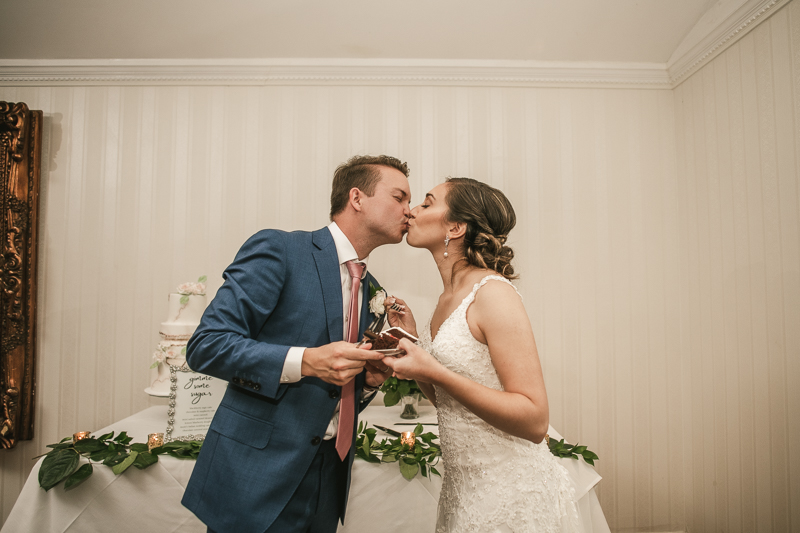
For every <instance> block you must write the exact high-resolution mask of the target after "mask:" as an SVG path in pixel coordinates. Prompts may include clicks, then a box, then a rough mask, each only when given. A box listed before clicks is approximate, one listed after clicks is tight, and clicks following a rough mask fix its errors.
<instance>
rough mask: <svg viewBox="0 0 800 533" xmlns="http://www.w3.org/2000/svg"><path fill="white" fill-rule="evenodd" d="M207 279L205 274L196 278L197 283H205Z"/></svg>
mask: <svg viewBox="0 0 800 533" xmlns="http://www.w3.org/2000/svg"><path fill="white" fill-rule="evenodd" d="M207 280H208V277H207V276H200V277H199V278H197V283H205V282H206V281H207Z"/></svg>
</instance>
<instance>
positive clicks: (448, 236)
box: [444, 235, 450, 257]
mask: <svg viewBox="0 0 800 533" xmlns="http://www.w3.org/2000/svg"><path fill="white" fill-rule="evenodd" d="M449 244H450V235H445V236H444V256H445V257H447V246H448V245H449Z"/></svg>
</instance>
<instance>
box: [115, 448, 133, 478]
mask: <svg viewBox="0 0 800 533" xmlns="http://www.w3.org/2000/svg"><path fill="white" fill-rule="evenodd" d="M138 455H139V452H131V453H130V455H128V457H126V458H125V460H124V461H122V462H121V463H119V464H116V465H114V466H112V467H111V471H112V472H114V474H116V475H120V474H121V473H123V472H124V471H126V470H127V469H128V467H129V466H131V465H132V464H133V462H134V461H135V460H136V457H137V456H138Z"/></svg>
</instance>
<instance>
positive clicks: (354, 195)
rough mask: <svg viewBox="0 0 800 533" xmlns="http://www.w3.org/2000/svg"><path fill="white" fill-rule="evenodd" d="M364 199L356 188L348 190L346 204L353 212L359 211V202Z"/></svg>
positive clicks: (362, 194) (360, 207) (360, 206)
mask: <svg viewBox="0 0 800 533" xmlns="http://www.w3.org/2000/svg"><path fill="white" fill-rule="evenodd" d="M363 198H364V193H363V192H361V189H359V188H358V187H353V188H352V189H350V194H349V199H348V202H347V203H349V204H350V206H351V207H352V208H353V209H354V210H355V211H361V209H362V205H361V201H362V199H363Z"/></svg>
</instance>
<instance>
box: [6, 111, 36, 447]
mask: <svg viewBox="0 0 800 533" xmlns="http://www.w3.org/2000/svg"><path fill="white" fill-rule="evenodd" d="M41 154H42V112H41V111H31V110H30V109H28V106H27V105H25V104H24V103H22V102H18V103H11V102H0V184H2V191H0V196H1V198H0V237H2V242H0V247H1V248H0V253H1V254H2V255H0V398H1V399H2V408H3V411H2V420H1V421H0V446H2V447H3V448H6V449H7V448H13V447H14V446H15V445H16V444H17V442H18V441H20V440H30V439H32V438H33V417H34V412H35V410H34V397H35V396H34V392H35V387H36V374H35V372H36V259H37V258H36V247H37V243H38V222H39V181H40V169H41Z"/></svg>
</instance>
